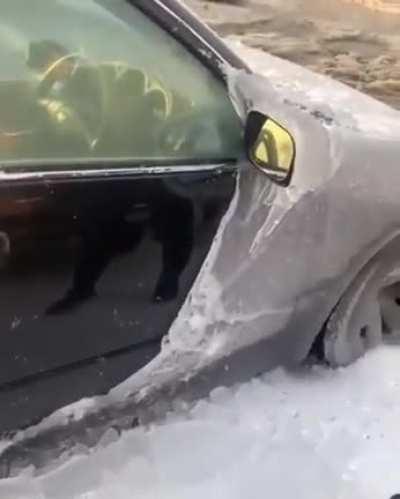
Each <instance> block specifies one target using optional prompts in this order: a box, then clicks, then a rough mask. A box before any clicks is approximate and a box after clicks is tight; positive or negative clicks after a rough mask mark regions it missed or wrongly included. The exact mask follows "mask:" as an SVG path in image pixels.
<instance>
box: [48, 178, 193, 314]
mask: <svg viewBox="0 0 400 499" xmlns="http://www.w3.org/2000/svg"><path fill="white" fill-rule="evenodd" d="M150 196H151V198H152V199H149V208H150V217H149V218H146V219H144V220H142V221H130V216H131V215H132V214H133V215H134V214H135V213H134V212H133V213H132V201H130V195H129V193H127V196H126V198H125V197H124V196H120V197H121V199H116V200H115V202H114V203H113V205H112V206H110V210H109V211H108V212H104V211H103V210H102V209H100V210H97V207H96V206H93V209H91V211H90V213H89V212H88V213H87V218H86V220H84V221H83V222H82V226H81V231H80V232H81V240H82V246H81V252H80V255H79V256H78V259H77V261H76V263H75V268H74V273H73V278H72V287H71V288H70V289H69V290H68V292H67V293H66V294H65V296H64V297H62V298H61V299H60V300H57V301H56V302H54V303H53V304H51V305H50V306H49V307H48V309H47V310H46V314H47V315H54V314H59V313H65V312H68V311H69V310H72V309H74V308H75V307H76V306H79V305H81V304H83V303H85V302H86V301H87V300H89V299H91V298H92V297H94V296H96V284H97V282H98V281H99V279H100V277H101V276H102V274H103V273H104V271H105V270H106V268H107V267H108V265H109V263H110V262H111V261H112V259H113V258H115V257H116V256H117V255H119V254H121V253H127V252H132V251H135V249H136V248H137V247H138V246H139V244H140V243H141V241H142V240H143V238H144V235H145V233H146V230H147V229H150V232H151V233H152V234H153V237H154V238H155V240H156V241H157V242H158V243H159V244H160V246H161V250H162V257H161V258H162V265H161V272H160V275H159V277H158V280H157V283H156V284H155V287H154V291H153V301H155V302H166V301H170V300H174V299H175V298H176V297H177V296H178V293H179V280H180V277H181V274H182V272H183V270H184V269H185V267H186V265H187V264H188V262H189V259H190V256H191V253H192V249H193V233H194V208H193V202H192V201H191V200H190V199H189V198H186V197H183V196H181V195H179V194H177V193H176V192H173V191H172V190H171V189H169V187H168V186H167V185H166V184H165V183H164V182H162V181H160V184H159V187H155V191H154V192H152V193H151V195H150ZM134 218H135V217H134ZM132 271H133V272H134V269H132Z"/></svg>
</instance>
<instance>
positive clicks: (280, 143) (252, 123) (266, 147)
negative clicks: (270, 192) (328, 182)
mask: <svg viewBox="0 0 400 499" xmlns="http://www.w3.org/2000/svg"><path fill="white" fill-rule="evenodd" d="M245 143H246V148H247V154H248V157H249V159H250V161H251V162H252V163H253V165H254V166H256V167H257V168H258V169H259V170H261V171H262V172H263V173H265V174H266V175H267V176H268V177H270V178H271V180H273V181H274V182H276V183H278V184H280V185H284V186H287V185H289V183H290V179H291V177H292V173H293V168H294V161H295V157H296V144H295V141H294V138H293V137H292V135H291V134H290V132H289V131H288V130H286V128H284V127H283V126H282V125H280V124H279V123H277V122H276V121H275V120H273V119H272V118H269V117H268V116H265V115H264V114H262V113H259V112H258V111H251V112H250V113H249V115H248V117H247V123H246V132H245Z"/></svg>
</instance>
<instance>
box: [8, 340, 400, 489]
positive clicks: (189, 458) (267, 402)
mask: <svg viewBox="0 0 400 499" xmlns="http://www.w3.org/2000/svg"><path fill="white" fill-rule="evenodd" d="M399 360H400V350H399V348H398V347H397V348H396V347H394V346H391V347H384V348H381V349H380V350H378V351H375V352H372V353H371V354H369V355H368V356H367V357H366V358H364V359H363V360H361V361H360V362H359V363H358V364H356V365H354V366H351V367H350V368H348V369H345V370H340V371H330V370H326V369H323V368H321V367H318V368H310V369H302V370H300V371H298V372H296V373H289V372H285V371H283V370H277V371H274V372H272V373H269V374H267V375H265V376H264V377H263V378H261V379H257V380H254V381H252V382H251V383H248V384H245V385H240V386H237V387H236V388H235V389H231V390H228V389H217V390H215V391H214V392H213V393H212V394H211V397H210V399H209V400H204V401H201V402H199V403H197V405H196V406H194V407H193V408H192V409H190V410H188V411H186V412H185V411H182V409H181V410H177V412H175V413H173V414H170V415H169V417H168V419H167V421H166V422H165V423H163V424H161V425H158V426H154V427H151V428H148V429H143V428H141V429H136V430H133V431H131V432H130V433H128V434H126V435H125V436H124V437H123V438H122V439H121V440H119V441H118V442H116V443H114V444H111V445H110V446H108V447H107V448H103V449H100V450H98V451H97V452H96V453H94V454H93V455H91V456H89V457H87V456H86V457H80V458H76V459H75V460H72V461H70V462H69V463H68V464H66V465H64V466H63V467H62V468H61V469H58V470H56V471H54V472H51V471H50V472H48V473H47V474H45V475H44V476H43V477H41V478H36V479H31V478H29V476H25V478H19V479H14V480H10V481H5V482H2V483H0V497H1V498H2V499H11V498H12V499H72V498H74V499H75V498H76V499H78V498H79V499H109V498H110V497H112V498H113V499H132V498H140V499H172V498H173V499H181V498H182V499H204V498H205V497H207V498H208V499H217V498H218V499H243V498H244V497H245V498H246V499H265V497H273V498H279V499H292V498H293V497H296V498H297V499H389V497H390V496H391V495H392V494H393V493H395V492H396V491H400V472H399V460H398V456H399V452H400V432H399V431H398V425H399V417H400V371H399V369H398V366H399ZM109 437H110V438H112V435H109Z"/></svg>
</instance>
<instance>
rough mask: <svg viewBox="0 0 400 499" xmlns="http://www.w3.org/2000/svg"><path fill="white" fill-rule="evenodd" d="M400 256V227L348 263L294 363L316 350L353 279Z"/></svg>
mask: <svg viewBox="0 0 400 499" xmlns="http://www.w3.org/2000/svg"><path fill="white" fill-rule="evenodd" d="M397 250H398V251H399V254H400V227H397V228H396V229H395V230H393V231H391V232H390V233H389V234H386V235H385V236H382V237H380V238H379V239H378V240H377V241H376V242H374V243H373V244H372V245H371V246H369V247H368V248H367V249H365V250H364V251H361V252H359V253H357V254H356V255H355V256H354V257H353V258H352V261H351V262H350V264H349V266H348V268H347V274H345V275H344V276H343V278H342V279H340V278H338V279H337V282H336V283H335V285H333V286H332V292H331V293H330V294H329V296H328V297H327V299H326V300H325V306H324V308H323V314H320V315H321V317H318V319H319V320H317V321H315V328H310V330H311V331H310V334H309V335H307V338H306V340H305V342H304V347H303V349H300V350H302V351H300V352H299V351H297V352H296V359H295V361H296V362H299V361H303V360H305V359H306V358H307V357H308V356H309V354H310V353H312V352H313V351H314V349H318V342H319V340H320V338H321V335H322V333H323V330H324V327H325V324H326V323H327V321H328V319H329V318H330V316H331V315H332V313H333V312H334V310H335V309H336V307H337V306H338V304H339V302H340V300H341V298H342V297H343V295H344V294H345V293H346V291H347V290H348V289H349V288H350V287H351V286H352V284H353V282H354V281H355V279H356V278H357V277H358V276H359V274H360V273H361V272H364V271H365V270H366V269H367V268H368V266H370V265H372V264H373V263H374V262H375V261H376V260H380V259H381V258H385V257H386V255H387V256H390V255H391V254H393V253H394V252H396V251H397Z"/></svg>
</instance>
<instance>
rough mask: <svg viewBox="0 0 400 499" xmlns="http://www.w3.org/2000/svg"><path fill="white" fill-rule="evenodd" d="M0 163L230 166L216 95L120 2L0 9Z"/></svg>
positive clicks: (171, 42)
mask: <svg viewBox="0 0 400 499" xmlns="http://www.w3.org/2000/svg"><path fill="white" fill-rule="evenodd" d="M0 6H1V19H0V58H1V61H2V66H1V68H0V108H1V110H2V111H1V114H0V160H1V161H2V163H3V164H5V163H7V162H10V164H18V162H20V161H24V162H25V161H28V162H29V161H33V162H34V163H36V162H39V163H40V160H46V161H49V160H50V161H51V160H53V159H54V160H60V159H63V158H64V159H68V160H78V161H79V160H80V161H82V160H85V159H96V158H102V159H133V160H136V161H137V162H138V161H140V160H143V159H151V160H157V162H158V163H159V162H162V161H168V162H170V161H171V160H174V159H176V160H178V161H187V160H199V159H200V160H220V159H234V158H236V157H238V156H239V155H240V154H241V150H242V130H241V125H240V121H239V118H238V117H237V115H236V114H235V111H234V109H233V106H232V104H231V102H230V100H229V97H228V94H227V91H226V89H225V88H224V86H223V85H222V83H221V82H220V81H218V80H217V79H216V78H215V77H214V75H212V74H211V73H210V72H209V71H208V70H207V69H206V68H205V67H203V65H202V64H201V63H200V62H199V61H198V60H197V59H196V58H195V57H194V56H193V55H192V54H190V53H189V52H188V51H187V50H186V49H185V48H184V47H183V46H181V45H180V44H179V43H178V42H177V41H176V40H175V39H174V38H172V37H171V36H170V35H168V34H167V33H165V32H164V31H163V30H162V29H161V28H159V27H158V26H157V25H156V24H154V23H153V22H152V21H150V20H149V19H147V18H146V17H145V16H144V15H143V14H142V13H141V12H140V11H139V10H137V9H136V8H134V7H132V6H131V5H130V4H128V2H127V1H126V0H36V1H35V8H34V9H30V8H28V7H27V2H26V0H0Z"/></svg>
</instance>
